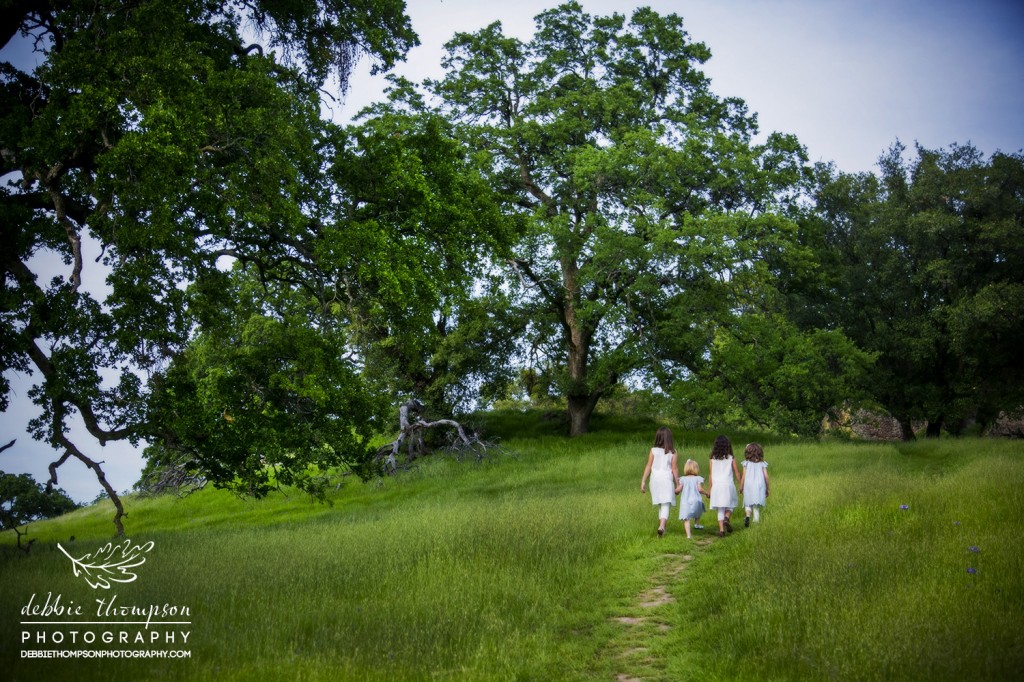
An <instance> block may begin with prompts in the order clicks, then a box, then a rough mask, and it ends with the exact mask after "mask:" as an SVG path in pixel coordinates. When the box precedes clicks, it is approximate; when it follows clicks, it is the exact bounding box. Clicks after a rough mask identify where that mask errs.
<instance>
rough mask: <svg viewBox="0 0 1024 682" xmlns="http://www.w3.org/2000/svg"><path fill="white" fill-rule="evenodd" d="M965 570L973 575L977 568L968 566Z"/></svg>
mask: <svg viewBox="0 0 1024 682" xmlns="http://www.w3.org/2000/svg"><path fill="white" fill-rule="evenodd" d="M967 572H968V573H970V574H971V575H974V574H975V573H977V572H978V569H976V568H974V567H973V566H971V567H970V568H968V569H967Z"/></svg>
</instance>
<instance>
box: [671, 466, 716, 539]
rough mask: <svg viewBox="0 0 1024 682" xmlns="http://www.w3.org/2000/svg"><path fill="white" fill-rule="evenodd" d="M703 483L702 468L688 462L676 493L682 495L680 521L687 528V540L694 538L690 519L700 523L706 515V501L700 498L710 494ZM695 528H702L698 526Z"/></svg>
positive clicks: (680, 498) (680, 496)
mask: <svg viewBox="0 0 1024 682" xmlns="http://www.w3.org/2000/svg"><path fill="white" fill-rule="evenodd" d="M703 482H704V477H703V476H701V475H700V467H699V466H698V465H697V463H696V462H694V461H693V460H692V459H688V460H686V464H684V465H683V475H682V476H681V477H680V478H679V485H678V486H676V492H677V493H682V494H681V495H679V520H680V521H682V522H683V526H684V527H685V528H686V537H687V539H689V538H692V537H693V536H692V535H691V534H690V519H693V520H694V521H700V516H701V514H703V513H704V500H702V499H700V496H701V495H707V494H708V492H707V491H706V490H704V486H702V485H701V483H703ZM695 526H696V527H697V528H701V527H702V526H700V525H698V524H695Z"/></svg>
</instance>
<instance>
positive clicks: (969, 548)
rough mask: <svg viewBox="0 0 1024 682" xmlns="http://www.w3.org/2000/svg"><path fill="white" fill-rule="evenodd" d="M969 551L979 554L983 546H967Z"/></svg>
mask: <svg viewBox="0 0 1024 682" xmlns="http://www.w3.org/2000/svg"><path fill="white" fill-rule="evenodd" d="M967 551H968V552H974V553H975V554H977V553H978V552H980V551H981V547H978V546H977V545H971V546H970V547H968V548H967Z"/></svg>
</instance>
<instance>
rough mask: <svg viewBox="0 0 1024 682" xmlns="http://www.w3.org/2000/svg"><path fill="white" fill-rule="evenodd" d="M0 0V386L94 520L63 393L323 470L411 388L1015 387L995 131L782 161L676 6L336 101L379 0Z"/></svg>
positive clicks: (202, 457)
mask: <svg viewBox="0 0 1024 682" xmlns="http://www.w3.org/2000/svg"><path fill="white" fill-rule="evenodd" d="M7 5H8V10H9V11H6V12H5V15H4V16H5V20H4V24H3V25H2V26H0V29H2V36H0V40H2V41H3V43H4V44H6V43H7V42H9V41H11V40H28V41H34V44H35V46H36V49H37V51H38V52H39V54H40V56H41V59H42V63H41V66H39V67H38V68H36V69H35V70H33V71H31V72H27V71H25V70H22V69H20V68H18V67H17V66H16V65H13V64H3V65H0V100H2V103H3V106H2V107H0V163H2V164H3V166H2V168H3V174H4V176H5V178H6V180H7V182H6V184H5V185H4V187H3V188H0V192H2V194H0V207H2V210H3V213H4V217H3V220H2V221H0V230H2V233H3V234H2V236H3V241H4V244H5V245H10V247H9V248H5V250H4V251H3V254H2V256H0V301H2V303H0V305H2V313H3V314H2V316H0V327H2V329H0V369H2V370H3V372H4V374H3V379H2V380H0V381H2V383H0V391H2V394H0V396H2V406H3V407H4V408H5V409H6V407H7V405H8V402H7V401H8V400H9V394H10V390H9V389H10V386H9V385H8V383H7V381H8V376H9V374H8V373H9V372H12V371H14V372H22V373H28V372H33V373H34V376H35V377H36V379H37V383H36V384H35V387H34V388H33V390H32V392H31V394H30V398H31V399H32V400H33V402H34V403H35V404H36V405H37V407H38V418H36V419H35V420H33V421H32V423H31V431H32V433H33V435H34V437H36V438H37V439H39V440H42V441H45V442H48V443H50V444H51V445H52V446H53V447H54V449H55V452H56V455H55V458H56V460H57V461H56V462H55V465H56V466H59V465H60V464H63V463H64V462H65V461H66V460H68V459H69V458H75V459H78V460H80V461H82V462H83V463H85V464H86V465H87V466H90V467H91V468H93V470H94V471H95V472H96V473H97V476H98V477H99V480H100V482H101V484H102V485H103V486H104V488H105V490H107V492H108V494H109V496H110V497H111V499H112V500H114V504H115V507H116V509H117V510H118V511H117V517H116V518H115V524H116V525H117V528H118V531H119V532H123V527H122V526H121V521H120V519H121V515H122V513H123V507H122V505H121V503H120V500H119V498H118V496H117V495H116V493H115V491H114V490H113V488H112V487H111V486H110V485H109V484H107V483H106V480H105V477H104V476H103V472H102V468H101V467H100V465H99V464H98V463H97V462H96V460H95V459H94V458H93V457H91V456H90V455H89V454H88V451H89V449H90V448H89V447H88V446H86V445H83V444H81V443H78V442H73V441H72V440H71V438H70V437H69V435H68V432H69V425H70V424H71V423H72V421H74V420H81V422H82V423H84V424H85V426H86V429H87V430H88V432H89V434H90V435H91V437H92V438H94V439H95V440H96V442H98V443H100V444H103V443H106V442H109V441H113V440H128V441H130V442H132V443H142V442H144V443H146V444H147V450H146V454H147V457H148V459H149V461H150V467H151V468H153V467H159V466H162V465H166V466H171V465H173V466H176V467H183V468H184V469H186V470H189V471H191V472H192V473H193V474H194V476H193V475H190V476H189V478H190V479H191V480H203V481H209V482H211V483H212V484H213V485H215V486H219V487H224V488H228V489H232V490H235V491H237V492H240V493H244V494H252V495H256V496H260V495H264V494H266V493H267V492H269V491H270V490H272V489H274V488H275V487H277V486H280V485H293V486H296V487H298V488H300V489H302V490H305V491H307V492H310V493H311V494H313V495H322V494H323V493H324V491H325V490H326V487H327V485H328V479H327V477H326V475H325V474H326V472H328V471H330V470H331V469H334V468H337V467H345V468H348V469H350V470H352V471H353V472H355V473H357V474H359V475H362V476H370V475H373V474H374V473H375V472H376V469H375V466H376V465H375V464H374V462H375V459H374V452H375V448H374V447H372V446H371V443H370V441H371V439H372V438H373V437H374V436H375V435H378V434H382V433H389V434H390V433H392V432H393V431H394V421H395V414H394V413H395V411H396V409H397V405H399V404H401V403H406V402H408V401H410V400H418V401H421V402H422V404H423V405H424V406H425V409H426V410H427V411H430V412H434V413H444V414H452V413H457V412H459V411H460V410H464V409H467V408H468V407H469V406H472V405H479V404H484V405H486V404H490V403H491V402H493V401H494V400H496V399H500V398H503V397H505V398H507V397H509V396H512V395H516V394H517V393H520V392H525V393H527V394H532V395H533V396H535V397H536V396H538V395H541V394H542V395H545V396H548V397H550V398H553V399H555V400H558V401H560V402H561V403H562V404H564V406H565V410H566V421H567V424H568V432H569V433H570V434H571V435H579V434H582V433H585V432H586V431H587V430H588V428H589V422H590V417H591V415H592V414H593V412H594V410H595V409H596V408H597V407H598V405H600V404H601V401H602V400H607V399H608V397H609V396H610V395H614V394H615V393H616V391H621V390H622V389H623V387H643V388H644V389H645V390H647V391H650V392H653V393H656V394H658V395H659V396H661V397H662V399H663V400H664V401H666V403H667V404H669V405H671V406H672V407H671V409H672V410H674V413H675V414H676V415H677V416H678V417H679V419H681V420H685V421H687V422H688V423H691V424H693V425H696V426H703V425H716V424H721V423H723V422H726V421H729V420H746V421H747V422H749V423H754V424H757V425H760V426H763V427H766V428H772V429H777V430H780V431H784V432H787V433H798V434H809V435H813V434H816V433H817V432H818V431H819V429H820V428H821V421H822V417H823V416H824V415H825V414H826V413H827V412H828V411H829V410H830V409H834V408H836V407H838V406H841V405H843V404H846V403H849V404H858V405H870V406H873V407H876V408H877V409H879V410H884V411H887V412H888V413H890V414H891V415H893V416H894V417H896V418H897V419H898V420H899V421H900V423H901V424H904V425H906V430H905V435H906V436H907V437H910V436H912V432H911V431H910V430H909V425H910V424H911V423H912V422H914V421H920V420H926V421H927V424H928V433H929V434H930V435H937V434H938V433H940V432H941V431H943V430H945V431H946V432H949V433H959V432H962V431H963V429H965V428H966V427H967V426H968V425H970V424H982V425H984V424H988V423H990V422H991V421H992V420H993V419H995V417H996V416H997V415H998V414H1000V413H1001V412H1003V411H1007V410H1013V409H1016V408H1018V407H1019V406H1021V405H1022V404H1024V400H1022V396H1021V395H1020V390H1021V388H1020V387H1021V386H1022V385H1024V384H1022V382H1021V376H1020V372H1021V360H1020V356H1019V354H1017V353H1016V352H1015V350H1014V348H1013V344H1014V342H1015V340H1016V339H1017V338H1020V332H1021V331H1024V330H1022V329H1021V312H1020V311H1021V305H1020V304H1021V303H1022V302H1024V300H1022V299H1024V293H1022V292H1024V290H1022V284H1024V276H1022V272H1021V267H1022V258H1021V248H1024V247H1022V246H1021V245H1022V244H1024V239H1022V236H1024V235H1022V229H1024V217H1022V204H1024V159H1022V157H1021V156H1020V155H1019V154H1016V155H1014V154H995V155H993V156H992V157H991V158H990V159H987V160H986V159H985V158H983V157H982V155H981V154H980V152H978V151H977V150H975V149H973V148H971V147H969V146H953V147H951V148H950V149H948V150H938V151H935V150H926V149H917V150H916V156H914V157H909V156H908V155H907V153H906V150H905V149H904V148H902V147H900V146H898V145H897V146H895V147H893V148H892V149H891V150H889V151H888V152H887V153H886V154H885V155H884V156H883V157H882V160H881V163H880V168H881V173H880V174H878V175H876V174H871V173H865V174H854V175H850V174H845V173H842V172H841V171H839V170H837V169H836V168H834V167H833V166H830V165H820V164H819V165H817V166H811V165H809V164H808V161H807V157H806V153H805V150H804V148H803V147H802V146H801V145H800V143H799V141H798V140H797V139H796V138H795V137H794V136H792V135H785V134H780V133H771V134H768V135H765V136H761V135H760V134H759V130H758V126H757V119H756V116H755V115H754V114H752V113H750V112H749V111H748V109H747V107H746V105H745V104H744V102H743V101H742V100H739V99H736V98H722V97H719V96H717V95H715V94H714V93H713V92H712V91H711V88H710V82H709V80H708V78H707V77H706V76H705V75H704V74H703V73H702V71H701V70H700V69H701V66H702V64H703V63H704V62H706V61H707V60H708V59H709V58H710V52H709V50H708V49H707V48H706V47H705V46H704V45H703V44H702V43H699V42H696V41H693V40H692V39H691V38H690V36H689V35H688V34H687V33H686V31H685V30H684V28H683V21H682V19H681V18H680V17H678V16H676V15H674V14H669V15H665V16H662V15H660V14H658V13H656V12H653V11H651V10H650V9H639V10H636V11H634V12H632V13H630V14H629V15H628V16H627V15H621V14H614V15H612V16H606V17H596V16H591V15H588V14H586V13H585V12H584V11H583V9H582V8H581V6H580V5H579V4H577V3H575V2H568V3H566V4H564V5H561V6H559V7H556V8H554V9H551V10H548V11H545V12H543V13H541V14H540V15H539V16H538V17H537V18H536V22H537V30H536V32H535V34H534V36H533V37H532V38H531V39H530V40H528V41H523V40H519V39H517V38H513V37H509V36H506V35H505V34H504V33H503V30H502V27H501V25H500V24H493V25H491V26H487V27H484V28H481V29H480V30H479V31H476V32H473V33H460V34H456V35H455V36H454V37H453V38H452V40H451V41H450V42H449V43H448V44H447V46H446V56H445V57H444V59H443V62H442V67H443V69H444V73H443V76H441V77H440V78H438V79H436V80H431V81H427V82H425V83H423V84H413V83H409V82H407V81H404V80H401V79H396V78H392V80H391V87H390V88H389V91H388V97H387V100H386V101H383V102H380V103H378V104H375V105H373V106H371V107H369V108H368V109H367V110H366V111H364V112H363V113H362V114H361V116H360V118H358V119H357V121H356V122H355V123H353V124H350V125H344V126H342V125H337V124H334V123H332V122H330V121H328V120H326V119H325V118H324V117H323V116H322V115H321V107H322V106H323V105H324V103H325V97H326V96H325V95H324V92H325V90H324V89H323V88H324V87H325V86H326V85H327V84H328V83H329V82H335V83H339V84H340V85H341V86H342V88H344V87H345V84H346V79H347V77H348V74H349V73H350V70H351V67H352V64H353V63H354V62H355V60H357V59H359V58H368V59H372V60H374V64H375V68H377V69H378V70H386V69H388V68H390V67H391V66H392V65H393V64H394V63H395V61H396V60H398V59H401V58H403V57H404V55H405V53H406V52H407V50H408V49H409V48H410V47H412V46H413V45H415V44H416V42H417V39H416V36H415V34H414V33H413V31H412V28H411V26H410V25H409V20H408V17H407V16H405V14H404V3H402V2H400V1H398V0H373V1H372V2H361V3H355V2H351V1H350V0H330V1H324V2H315V1H314V0H298V1H296V2H291V3H274V2H262V1H260V0H257V1H254V2H248V3H234V2H223V3H215V2H205V1H204V2H200V1H199V0H184V1H182V0H173V1H172V0H133V1H132V2H122V1H121V0H118V1H116V2H115V1H114V0H99V1H96V0H89V2H84V1H77V0H76V1H72V2H68V3H60V4H59V6H58V5H57V4H53V3H49V2H46V1H45V0H37V1H31V0H29V1H26V2H12V3H7ZM246 27H248V28H246ZM253 35H255V39H256V40H257V42H255V43H250V42H249V41H250V39H251V37H252V36H253ZM332 79H333V81H332ZM90 248H91V249H93V251H94V252H95V253H96V254H98V255H93V252H89V254H88V257H87V254H86V252H87V250H88V249H90ZM93 261H95V262H93ZM55 262H60V263H62V264H63V265H62V269H61V270H60V272H58V274H57V275H56V276H54V274H53V272H52V266H53V264H54V263H55ZM47 268H49V269H47ZM47 277H48V278H50V279H46V278H47ZM523 379H525V380H526V381H525V384H524V382H523V381H522V380H523ZM56 466H55V468H54V469H52V471H53V472H54V475H53V477H52V479H51V481H50V482H49V485H50V486H51V487H52V485H54V484H55V483H56Z"/></svg>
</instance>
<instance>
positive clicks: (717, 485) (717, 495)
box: [710, 456, 740, 509]
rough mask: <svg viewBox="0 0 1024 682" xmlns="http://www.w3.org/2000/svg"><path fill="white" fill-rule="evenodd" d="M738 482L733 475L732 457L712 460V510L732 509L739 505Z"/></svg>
mask: <svg viewBox="0 0 1024 682" xmlns="http://www.w3.org/2000/svg"><path fill="white" fill-rule="evenodd" d="M739 503H740V499H739V495H737V493H736V480H735V479H734V478H733V475H732V457H731V456H730V457H726V458H725V459H712V460H711V505H710V506H711V508H712V509H732V508H733V507H736V506H737V505H739Z"/></svg>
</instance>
